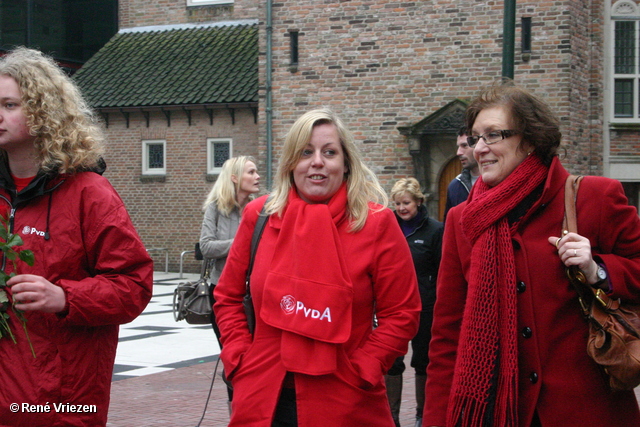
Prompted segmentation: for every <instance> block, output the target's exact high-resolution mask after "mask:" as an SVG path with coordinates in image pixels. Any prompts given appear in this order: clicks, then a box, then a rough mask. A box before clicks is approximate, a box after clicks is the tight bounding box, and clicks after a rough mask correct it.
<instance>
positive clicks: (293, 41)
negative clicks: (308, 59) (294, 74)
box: [289, 31, 298, 66]
mask: <svg viewBox="0 0 640 427" xmlns="http://www.w3.org/2000/svg"><path fill="white" fill-rule="evenodd" d="M289 43H290V58H289V63H290V64H289V65H294V66H295V65H298V32H297V31H290V32H289Z"/></svg>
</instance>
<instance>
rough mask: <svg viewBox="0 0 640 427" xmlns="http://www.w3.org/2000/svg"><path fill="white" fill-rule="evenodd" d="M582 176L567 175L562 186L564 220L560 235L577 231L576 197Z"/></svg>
mask: <svg viewBox="0 0 640 427" xmlns="http://www.w3.org/2000/svg"><path fill="white" fill-rule="evenodd" d="M580 181H582V176H576V175H569V176H568V177H567V182H566V183H565V186H564V221H563V223H562V235H563V236H564V235H566V234H567V233H577V232H578V220H577V218H576V198H577V196H578V188H580Z"/></svg>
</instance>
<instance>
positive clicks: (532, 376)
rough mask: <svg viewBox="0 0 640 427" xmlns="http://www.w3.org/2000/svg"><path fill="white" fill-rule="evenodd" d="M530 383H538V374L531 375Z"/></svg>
mask: <svg viewBox="0 0 640 427" xmlns="http://www.w3.org/2000/svg"><path fill="white" fill-rule="evenodd" d="M529 381H531V384H535V383H537V382H538V374H536V373H535V372H532V373H531V375H529Z"/></svg>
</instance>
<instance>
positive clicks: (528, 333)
mask: <svg viewBox="0 0 640 427" xmlns="http://www.w3.org/2000/svg"><path fill="white" fill-rule="evenodd" d="M532 332H533V331H532V330H531V328H530V327H528V326H527V327H526V328H524V329H522V336H523V337H525V338H531V334H532Z"/></svg>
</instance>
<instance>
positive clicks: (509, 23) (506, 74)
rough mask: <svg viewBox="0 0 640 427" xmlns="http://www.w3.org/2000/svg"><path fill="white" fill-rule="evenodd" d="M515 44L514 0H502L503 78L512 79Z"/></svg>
mask: <svg viewBox="0 0 640 427" xmlns="http://www.w3.org/2000/svg"><path fill="white" fill-rule="evenodd" d="M515 44H516V0H504V27H503V34H502V77H503V78H505V79H507V78H508V79H513V68H514V65H513V63H514V57H515V55H514V50H515Z"/></svg>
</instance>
